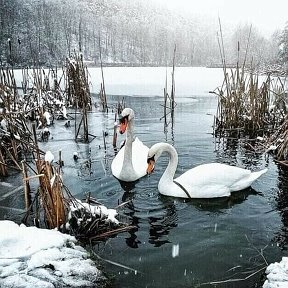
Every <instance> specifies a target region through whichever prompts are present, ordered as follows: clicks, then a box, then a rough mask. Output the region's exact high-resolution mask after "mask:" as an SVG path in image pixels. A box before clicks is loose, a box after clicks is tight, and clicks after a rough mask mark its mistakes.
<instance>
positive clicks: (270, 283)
mask: <svg viewBox="0 0 288 288" xmlns="http://www.w3.org/2000/svg"><path fill="white" fill-rule="evenodd" d="M266 274H267V276H266V277H267V280H266V281H265V283H264V285H263V288H276V287H277V288H287V287H288V257H282V260H281V261H280V262H275V263H272V264H270V265H269V266H268V267H267V269H266Z"/></svg>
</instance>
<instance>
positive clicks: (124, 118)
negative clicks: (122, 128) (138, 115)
mask: <svg viewBox="0 0 288 288" xmlns="http://www.w3.org/2000/svg"><path fill="white" fill-rule="evenodd" d="M128 117H129V114H128V115H126V116H123V117H121V118H119V122H120V124H124V123H125V122H126V121H128Z"/></svg>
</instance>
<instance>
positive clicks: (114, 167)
mask: <svg viewBox="0 0 288 288" xmlns="http://www.w3.org/2000/svg"><path fill="white" fill-rule="evenodd" d="M124 151H125V146H123V147H122V148H121V149H120V150H119V151H118V153H117V154H116V156H115V157H114V159H113V160H112V163H111V171H112V174H113V175H114V176H115V177H117V178H118V177H119V175H120V173H121V171H122V166H123V161H124Z"/></svg>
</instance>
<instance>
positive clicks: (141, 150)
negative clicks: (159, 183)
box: [111, 108, 149, 182]
mask: <svg viewBox="0 0 288 288" xmlns="http://www.w3.org/2000/svg"><path fill="white" fill-rule="evenodd" d="M134 121H135V113H134V111H133V110H132V109H131V108H125V109H124V110H123V111H122V113H121V119H120V126H119V132H120V134H124V133H125V132H126V140H125V144H124V146H123V147H122V148H121V149H120V150H119V152H118V153H117V155H116V156H115V158H114V159H113V161H112V164H111V170H112V174H113V175H114V176H115V177H116V178H117V179H119V180H121V181H124V182H134V181H136V180H138V179H140V178H141V177H143V176H145V175H146V166H147V164H146V163H147V154H148V150H149V148H148V147H147V146H146V145H144V144H143V143H142V142H141V141H140V140H139V139H138V137H135V139H134Z"/></svg>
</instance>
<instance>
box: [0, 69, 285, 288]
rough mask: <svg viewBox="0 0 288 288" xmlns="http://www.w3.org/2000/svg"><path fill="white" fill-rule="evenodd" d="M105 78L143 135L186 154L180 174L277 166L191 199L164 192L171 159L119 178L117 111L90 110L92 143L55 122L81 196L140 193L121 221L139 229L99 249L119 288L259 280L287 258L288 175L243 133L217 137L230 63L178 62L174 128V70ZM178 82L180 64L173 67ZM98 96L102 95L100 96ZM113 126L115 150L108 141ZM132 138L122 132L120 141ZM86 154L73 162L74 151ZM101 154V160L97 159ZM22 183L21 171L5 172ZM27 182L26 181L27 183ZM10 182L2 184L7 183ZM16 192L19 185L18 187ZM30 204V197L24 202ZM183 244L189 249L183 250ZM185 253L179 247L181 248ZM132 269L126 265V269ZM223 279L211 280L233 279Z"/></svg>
mask: <svg viewBox="0 0 288 288" xmlns="http://www.w3.org/2000/svg"><path fill="white" fill-rule="evenodd" d="M89 72H90V77H91V83H92V87H91V90H92V92H93V93H97V92H98V91H99V86H100V85H99V83H100V80H101V74H100V70H99V69H98V68H93V69H89ZM104 76H105V85H106V93H107V94H108V95H109V96H108V104H109V106H110V107H116V104H117V102H118V101H119V100H122V99H123V97H124V100H125V104H126V107H131V108H133V110H134V111H135V114H136V123H135V134H136V135H137V136H138V137H139V139H140V140H142V141H143V142H144V143H145V144H146V145H147V146H149V147H150V146H152V145H153V144H154V143H156V142H163V141H164V142H165V141H167V142H168V143H170V144H173V145H174V147H175V148H176V149H177V151H178V154H179V164H178V169H177V171H176V176H178V175H180V174H181V173H183V172H184V171H186V170H188V169H189V168H192V167H195V166H197V165H199V164H203V163H208V162H214V161H217V162H221V163H228V164H232V165H237V166H239V167H243V168H249V169H251V170H259V169H263V168H265V167H267V168H269V170H268V172H267V173H266V174H265V175H263V176H262V177H261V178H260V179H259V180H258V181H257V182H255V183H254V184H253V186H252V187H251V188H249V189H246V190H244V191H240V192H235V193H233V195H232V196H231V197H230V198H225V199H214V200H201V199H198V200H183V199H177V198H170V197H164V196H161V195H160V194H159V193H158V190H157V184H158V181H159V179H160V177H161V175H162V173H163V172H164V169H165V167H166V165H167V159H166V158H165V157H164V156H162V157H161V158H160V159H159V160H158V162H157V165H156V169H155V172H154V173H153V174H152V175H151V176H149V177H148V176H146V177H143V178H142V179H140V180H139V181H138V182H136V183H135V184H134V185H131V186H125V187H122V186H121V185H120V183H119V181H118V180H117V179H115V178H114V177H113V175H112V174H111V170H110V165H111V162H112V160H113V157H114V155H115V151H114V149H113V147H112V135H113V126H114V113H113V112H112V110H111V109H110V112H109V113H101V112H97V109H95V111H94V113H91V114H89V132H90V133H91V134H94V135H95V136H96V139H94V140H93V141H92V142H91V143H90V144H83V143H75V142H74V140H73V139H74V130H73V124H72V127H71V128H65V126H64V122H63V123H62V122H57V124H56V125H55V127H51V129H50V131H51V135H52V137H53V139H50V140H49V141H48V142H47V143H42V144H41V145H42V149H43V150H48V149H49V150H51V151H52V152H53V154H54V155H56V158H57V155H58V151H59V150H60V149H61V150H62V157H63V159H64V162H65V166H64V167H63V179H64V183H65V184H66V186H68V188H69V189H70V190H71V192H72V193H73V194H74V195H75V196H76V197H78V198H81V197H84V195H85V193H87V192H91V195H92V196H93V197H95V198H97V199H98V200H99V201H101V202H102V203H103V204H105V205H107V206H109V207H111V208H112V207H115V206H117V205H118V204H120V203H122V202H125V201H128V200H130V202H129V204H128V205H126V206H125V207H124V208H122V209H121V210H120V214H121V215H122V216H121V218H122V219H125V221H127V222H128V223H131V224H133V225H136V226H137V230H136V231H134V232H129V233H122V234H119V235H117V236H116V237H114V238H111V239H109V240H108V241H107V242H105V243H103V244H100V245H97V246H95V247H94V251H95V252H96V253H97V254H98V255H99V256H101V257H102V258H104V259H107V260H109V261H112V262H116V263H118V264H120V265H123V267H120V266H119V265H118V266H116V265H113V264H110V263H107V262H103V263H102V264H103V268H104V269H105V271H106V272H107V273H108V274H109V275H110V276H111V277H112V279H113V282H112V284H113V285H112V286H113V287H125V288H130V287H131V288H132V287H133V288H134V287H158V288H161V287H165V288H167V287H197V285H198V286H199V285H201V284H202V285H201V287H257V286H256V285H257V284H255V283H260V281H261V276H262V272H264V270H262V272H259V273H255V275H254V276H251V277H250V275H252V274H253V273H254V272H256V271H258V270H260V269H262V268H263V267H264V266H266V263H265V261H267V263H268V264H270V263H272V262H275V261H279V260H281V257H282V256H284V255H286V256H287V227H288V226H287V225H288V221H287V220H288V218H287V211H286V207H287V203H288V197H287V196H286V195H285V192H287V180H286V179H287V172H286V171H285V170H283V169H282V168H279V167H277V166H276V165H275V163H274V162H273V159H272V158H269V157H264V156H263V155H257V154H255V153H252V152H250V151H249V150H246V149H244V148H243V146H241V145H239V143H238V141H237V140H229V141H221V142H220V143H219V141H216V140H215V138H214V137H213V135H212V131H213V128H212V125H213V115H214V114H215V113H216V105H217V98H216V96H215V95H214V94H211V93H209V91H212V90H214V89H215V88H216V87H218V86H220V85H221V84H222V81H223V73H222V70H221V69H208V68H176V70H175V82H176V102H177V107H176V109H175V120H174V125H173V127H172V125H171V124H170V125H169V126H168V127H167V129H166V131H165V129H164V123H163V120H160V119H161V117H162V116H163V107H162V106H161V104H163V96H162V95H163V88H164V85H165V78H166V68H155V67H153V68H148V67H145V68H125V67H121V68H105V69H104ZM167 79H168V87H170V81H171V69H170V70H168V71H167ZM93 101H94V102H98V98H97V95H96V94H95V97H94V98H93ZM103 131H105V132H108V136H107V137H106V145H107V149H106V151H105V149H104V147H103V137H102V133H103ZM124 138H125V136H123V135H118V145H119V144H120V142H121V141H122V140H124ZM74 151H78V152H79V154H80V158H79V160H78V161H77V162H74V161H73V159H72V158H73V157H72V153H73V152H74ZM90 156H91V158H92V161H91V165H90V166H89V165H87V159H88V158H89V157H90ZM5 181H6V182H9V183H12V185H14V186H15V187H17V181H19V183H22V182H21V181H22V180H21V175H20V176H17V175H16V177H15V175H13V178H12V176H11V177H8V178H7V179H5ZM18 186H19V184H18ZM3 189H8V188H6V187H1V190H2V191H3ZM9 189H11V188H9ZM21 201H23V197H22V196H19V195H18V196H15V195H14V194H12V195H11V197H6V198H5V199H4V198H3V199H2V198H0V206H2V207H3V206H10V207H13V205H14V207H15V203H17V205H18V207H19V206H23V204H21V203H22V202H21ZM23 203H24V201H23ZM7 211H8V210H6V209H4V208H2V209H0V216H1V217H2V218H4V217H12V216H13V217H15V211H14V212H13V213H12V212H7ZM178 249H179V250H178ZM178 251H179V252H178ZM124 266H125V267H124ZM239 278H241V279H244V278H247V279H246V280H243V281H238V282H232V281H228V282H223V283H222V284H219V285H217V286H215V285H213V284H204V283H208V282H213V281H224V280H227V279H239Z"/></svg>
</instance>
